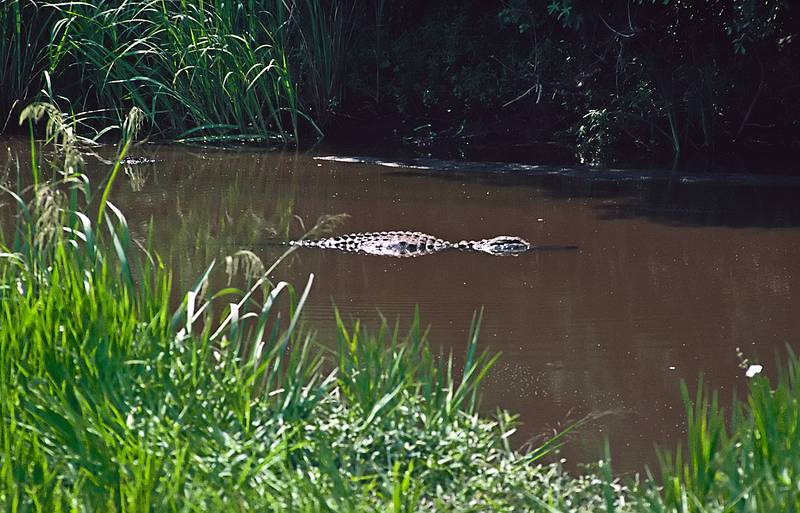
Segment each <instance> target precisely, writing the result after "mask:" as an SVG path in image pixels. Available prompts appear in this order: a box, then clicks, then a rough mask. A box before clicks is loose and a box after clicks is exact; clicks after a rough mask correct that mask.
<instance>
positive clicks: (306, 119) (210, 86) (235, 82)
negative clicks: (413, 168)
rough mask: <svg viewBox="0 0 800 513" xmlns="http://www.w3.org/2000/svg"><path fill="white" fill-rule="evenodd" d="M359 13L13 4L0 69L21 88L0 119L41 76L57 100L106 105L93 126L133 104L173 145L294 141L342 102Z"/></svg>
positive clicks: (213, 0) (266, 5)
mask: <svg viewBox="0 0 800 513" xmlns="http://www.w3.org/2000/svg"><path fill="white" fill-rule="evenodd" d="M352 17H353V16H352V9H351V10H350V11H349V14H348V11H347V10H346V9H344V8H341V7H340V6H337V5H333V6H324V5H322V4H320V3H319V2H314V1H311V0H307V1H301V0H298V1H291V2H287V1H284V0H250V1H246V2H224V1H218V0H209V1H205V2H199V3H195V2H183V1H181V2H161V1H157V0H126V1H123V2H94V3H87V2H63V3H53V2H36V1H29V0H28V1H26V0H6V1H5V2H4V3H3V7H2V12H1V13H0V22H1V23H2V24H3V26H5V27H8V28H9V29H13V30H11V31H10V32H11V33H12V35H13V37H12V39H11V40H10V41H3V42H2V43H0V44H2V45H3V46H0V63H2V65H4V66H5V68H4V70H5V71H6V72H7V74H5V75H4V76H6V77H9V78H8V81H9V85H14V87H12V88H10V89H6V90H4V91H3V93H2V96H3V98H2V101H3V102H4V103H3V104H0V107H2V110H1V111H0V112H9V116H10V115H11V112H10V111H11V110H12V106H13V105H14V104H20V103H22V104H24V103H27V101H28V100H30V99H31V98H32V95H34V94H36V93H37V92H38V91H35V90H31V84H38V83H39V79H40V78H42V77H45V78H46V79H47V86H48V87H47V89H48V92H49V95H50V96H51V100H53V99H54V94H53V91H55V94H56V95H58V96H60V97H63V98H69V101H70V104H71V105H72V107H73V108H74V110H77V111H91V110H93V109H97V108H98V107H101V106H102V107H103V108H104V109H105V108H106V107H111V109H110V111H102V112H96V116H97V117H99V118H100V119H98V120H97V123H98V124H104V123H107V122H108V121H109V119H108V118H109V117H110V120H111V121H112V122H116V123H121V118H122V117H123V115H124V114H123V113H124V112H126V111H127V110H128V109H129V108H130V107H131V106H136V107H138V108H139V109H141V110H142V111H143V112H144V113H146V115H147V117H148V119H149V120H150V121H151V127H152V129H153V130H154V131H155V134H157V135H161V136H167V137H170V138H173V139H178V140H184V141H205V142H209V141H218V142H221V141H260V142H264V143H289V142H291V143H297V142H298V141H299V138H300V137H301V135H302V136H308V135H311V136H312V138H313V137H316V136H318V135H321V129H320V127H319V124H320V123H322V122H324V121H326V120H327V118H328V116H329V114H330V110H331V109H333V108H334V107H335V105H336V104H337V103H338V101H339V99H338V98H339V96H340V95H341V92H340V82H341V75H342V74H343V70H342V67H343V65H344V63H345V59H344V58H345V53H346V50H347V46H346V45H347V41H348V34H349V33H350V31H352V29H353V20H352ZM21 18H24V19H23V20H22V22H21V21H20V19H21ZM23 46H24V47H25V48H27V50H26V51H25V52H20V51H19V48H20V47H23ZM43 72H47V75H43ZM5 82H6V79H4V84H5ZM33 87H36V86H33ZM23 102H24V103H23Z"/></svg>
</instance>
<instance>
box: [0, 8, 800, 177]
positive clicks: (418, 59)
mask: <svg viewBox="0 0 800 513" xmlns="http://www.w3.org/2000/svg"><path fill="white" fill-rule="evenodd" d="M796 21H797V10H796V9H795V8H794V7H793V6H790V5H789V2H785V1H782V0H770V1H767V2H751V1H745V2H734V1H730V2H723V4H722V5H720V6H710V5H709V6H706V5H691V6H690V5H684V4H682V3H680V2H674V1H665V2H655V3H653V2H634V3H630V2H619V1H616V0H604V1H602V2H589V3H587V2H577V1H575V0H558V1H550V0H541V1H534V2H523V1H518V0H514V1H509V2H505V3H502V4H495V3H491V2H490V3H487V2H483V1H481V0H465V1H463V2H458V3H448V4H437V5H430V4H429V3H427V2H421V1H413V2H403V3H401V4H392V3H386V2H383V1H382V0H364V1H361V2H351V3H349V4H347V5H344V4H341V5H340V4H336V3H334V4H330V5H323V4H321V3H319V2H317V1H315V0H297V1H291V2H283V1H277V2H276V1H272V0H257V1H249V2H239V3H236V2H221V1H216V0H213V1H205V2H201V3H199V4H195V3H191V2H166V3H163V2H162V3H161V4H158V3H156V2H149V1H146V0H132V1H127V2H123V3H121V4H120V5H119V6H108V5H105V4H103V5H90V4H88V3H79V2H67V3H51V2H30V1H25V2H23V1H20V0H10V1H7V2H4V3H3V5H2V7H0V27H2V28H3V33H4V34H8V35H9V37H7V38H5V39H4V40H3V41H2V42H0V76H2V77H3V88H2V92H0V123H2V124H0V127H2V128H0V131H3V130H6V129H9V128H10V129H13V128H14V127H15V126H16V120H17V117H18V114H19V112H20V111H21V110H22V108H23V107H24V106H25V105H27V104H29V103H30V102H32V101H35V100H48V101H50V102H55V103H57V104H58V105H59V108H60V109H61V110H62V111H65V112H71V113H72V114H73V116H74V118H73V121H74V123H75V126H76V129H80V130H81V131H82V132H84V133H92V132H93V131H94V132H97V131H99V129H100V128H104V127H107V126H109V125H110V124H117V125H119V124H121V122H122V119H123V118H124V115H125V113H126V112H127V111H128V110H129V109H130V107H132V106H136V107H138V108H140V109H141V110H142V111H143V112H144V113H145V115H146V117H147V118H148V120H149V124H148V130H149V132H150V133H149V136H150V137H151V138H152V139H163V140H173V141H174V140H178V141H184V142H192V143H203V144H238V143H245V144H256V145H260V146H267V147H287V146H288V147H304V148H307V147H309V146H311V145H313V144H315V143H316V142H317V141H319V140H320V139H321V138H323V137H327V138H329V139H332V140H336V141H338V142H339V143H340V144H343V145H345V146H347V145H349V144H351V143H352V142H353V141H361V140H363V139H365V138H372V136H373V135H374V134H383V136H381V137H380V139H381V140H386V139H388V140H389V141H390V144H393V145H398V146H400V147H402V148H404V149H405V151H408V152H412V153H415V154H417V155H426V154H429V153H432V154H434V156H438V157H445V158H452V157H454V156H463V157H466V158H468V159H470V160H485V159H486V158H488V159H497V156H496V155H498V154H502V155H511V154H513V157H512V158H513V160H516V161H524V162H529V163H534V164H547V163H552V164H560V165H569V164H575V163H579V164H584V165H587V166H601V167H602V166H609V165H611V166H613V165H617V166H625V167H639V166H646V167H651V166H656V167H663V166H665V165H666V166H667V167H673V166H675V167H680V168H681V169H687V168H692V169H701V170H718V169H723V170H734V171H737V172H738V171H741V172H749V173H760V172H769V173H780V174H798V170H797V168H796V166H795V164H794V159H793V158H792V156H793V155H794V154H796V152H797V150H798V146H797V144H798V142H797V141H798V133H800V126H798V121H797V119H796V116H795V114H794V113H796V112H798V110H800V105H798V103H797V98H798V95H797V94H794V92H796V91H797V88H798V87H800V75H798V73H800V72H798V70H797V66H796V65H795V63H796V62H797V60H798V58H800V57H799V56H800V34H798V33H797V30H796V27H797V26H800V25H798V24H797V23H796ZM23 128H24V127H23Z"/></svg>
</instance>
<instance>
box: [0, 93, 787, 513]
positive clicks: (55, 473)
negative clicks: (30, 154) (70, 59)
mask: <svg viewBox="0 0 800 513" xmlns="http://www.w3.org/2000/svg"><path fill="white" fill-rule="evenodd" d="M32 113H33V112H31V114H32ZM50 115H51V116H52V115H54V113H53V112H52V109H51V110H50ZM59 115H60V114H59ZM134 124H135V123H133V120H131V119H129V120H128V122H127V123H126V124H125V126H126V127H128V129H127V130H125V131H124V132H123V134H124V140H123V142H122V144H121V145H120V148H121V150H120V155H122V154H124V148H126V147H127V146H128V145H129V144H130V142H131V138H132V137H133V133H134V132H135V131H134V130H132V127H133V125H134ZM61 137H63V138H62V139H59V140H60V141H61V143H60V145H61V148H62V149H63V150H62V151H67V149H69V148H73V149H74V148H75V147H76V146H75V142H76V141H75V140H74V137H71V136H70V135H69V133H67V134H64V133H62V135H61ZM74 158H75V157H74V155H73V160H71V161H70V162H72V166H69V165H65V167H64V168H63V169H67V171H66V172H64V171H63V170H59V169H58V168H57V169H56V170H55V172H53V171H52V170H50V169H49V168H48V167H47V166H46V165H45V164H41V165H40V166H38V167H37V166H35V167H37V169H39V171H38V172H37V174H39V175H40V177H41V179H40V180H38V181H37V183H36V185H34V186H30V187H28V188H24V189H20V190H16V191H10V190H6V191H5V193H6V194H7V197H8V202H9V203H10V205H11V207H12V209H13V211H14V214H15V215H16V224H15V225H14V227H13V230H11V231H9V232H8V233H7V234H6V235H7V237H6V238H5V239H2V240H0V242H1V244H0V509H2V510H3V511H8V512H28V511H34V512H36V511H40V512H45V511H46V512H53V511H81V512H82V511H87V512H89V511H103V512H108V511H112V512H113V511H118V512H123V511H125V512H138V511H147V512H150V511H152V512H156V511H158V512H161V511H181V512H183V511H197V512H201V511H202V512H210V511H225V512H228V511H332V512H336V511H342V512H345V511H346V512H353V511H381V512H385V511H393V512H407V511H453V512H456V511H457V512H464V511H475V512H483V511H500V512H509V513H510V512H517V511H547V512H556V511H564V512H566V511H585V512H589V511H618V512H706V511H715V512H723V511H731V512H733V511H735V512H774V511H797V510H798V508H799V507H800V488H798V484H797V483H798V482H800V475H798V470H800V469H799V468H798V467H800V463H798V462H800V430H798V424H799V423H800V422H799V421H800V419H798V416H799V415H800V414H799V413H798V399H800V382H799V379H798V377H800V362H799V361H798V359H797V357H796V356H795V354H794V353H792V352H791V351H790V352H789V353H788V354H787V357H786V363H785V364H782V365H780V368H781V369H782V372H781V373H780V374H779V376H778V379H777V381H776V383H775V384H774V385H773V384H771V383H770V382H769V380H768V379H767V378H765V377H756V378H755V379H753V380H751V381H750V382H749V387H748V391H747V395H746V400H744V401H734V402H733V404H732V407H731V409H730V412H731V413H730V415H727V414H726V413H725V412H724V411H723V409H722V408H721V407H720V402H719V400H718V399H717V398H716V395H714V394H713V393H709V392H707V391H706V389H705V388H704V387H703V386H702V384H701V385H700V386H698V392H697V393H696V395H695V398H694V400H692V399H691V398H690V395H689V392H688V389H686V388H684V398H685V401H686V405H687V414H688V422H687V425H688V435H687V442H686V445H685V449H681V448H680V447H679V448H678V449H677V450H675V451H669V452H663V453H662V458H661V467H660V469H661V473H660V475H659V477H658V478H654V477H649V476H648V477H645V478H643V479H641V480H640V481H638V482H636V481H632V482H626V483H622V482H620V481H619V480H617V479H615V478H614V476H613V472H612V469H611V467H610V461H609V460H608V459H606V461H605V462H603V463H602V464H600V466H599V467H594V468H590V469H587V471H586V472H585V474H584V475H579V476H571V475H569V474H567V473H566V472H565V471H564V470H563V469H561V467H560V466H558V465H557V464H545V463H543V459H542V458H543V457H545V456H547V455H548V453H550V452H551V451H552V450H553V449H555V448H557V447H558V445H559V444H560V443H561V442H562V441H563V438H562V435H559V436H557V437H555V438H553V439H551V440H549V441H548V442H546V443H545V444H544V445H542V446H541V447H538V448H535V449H533V450H530V451H526V452H521V451H518V450H516V449H515V448H514V447H512V446H511V444H510V442H509V437H510V435H511V434H512V433H513V432H514V429H515V418H514V417H513V416H511V415H510V414H508V413H505V412H498V413H497V415H496V416H495V417H493V418H490V417H487V416H485V415H482V414H480V413H479V408H478V395H479V391H480V386H481V382H482V379H483V378H484V376H485V375H486V372H487V371H488V369H489V368H490V367H491V365H492V363H493V362H494V360H495V359H496V356H491V355H489V354H487V353H483V352H480V351H479V350H478V345H479V343H478V333H479V328H480V316H479V315H478V316H476V317H475V319H474V320H473V324H472V326H471V330H470V335H469V341H468V345H467V347H468V349H467V352H466V354H465V355H464V356H463V365H461V366H459V367H458V368H456V366H455V363H454V362H455V359H454V357H453V356H452V355H442V354H434V353H432V352H431V350H430V346H429V345H428V343H427V337H426V332H425V330H424V329H423V328H422V326H421V324H420V320H419V316H415V317H414V318H413V319H411V322H410V325H409V326H408V328H407V329H405V330H402V331H401V330H400V329H399V328H398V327H397V326H390V325H388V324H387V323H383V324H382V325H380V326H379V327H378V328H377V329H376V330H368V329H367V328H365V327H364V326H361V325H360V324H359V323H358V322H355V323H354V324H349V323H345V322H344V321H342V320H341V319H340V318H339V317H338V316H337V321H338V324H337V326H338V329H337V340H336V341H323V342H326V343H325V344H322V345H318V344H317V343H316V341H315V340H314V337H313V335H312V334H311V333H310V332H308V331H307V330H306V329H305V328H304V327H303V323H302V312H303V307H304V305H305V302H306V299H307V297H308V293H309V290H310V288H311V287H312V286H313V281H314V277H313V276H309V278H308V280H307V282H306V283H305V284H304V285H303V286H302V287H300V288H294V287H293V286H292V285H290V284H288V283H286V282H282V281H281V282H271V281H269V280H268V279H267V278H266V277H267V276H269V275H270V274H271V272H272V270H273V269H274V266H272V268H271V269H270V270H266V271H264V272H262V273H255V274H253V273H248V277H246V278H245V279H244V281H245V283H246V286H244V287H242V288H241V289H239V288H234V287H228V288H223V289H221V290H214V289H212V288H211V285H210V283H211V282H212V277H213V276H214V274H215V273H216V272H217V269H216V266H215V264H214V263H213V262H212V263H211V264H210V265H209V266H208V268H207V270H206V272H205V273H203V275H202V276H200V277H199V278H198V279H197V281H196V283H195V284H194V286H192V287H191V288H190V289H189V290H186V291H183V293H182V294H181V295H180V296H181V297H182V300H181V302H180V304H179V305H178V306H177V307H174V306H171V304H170V297H174V296H175V291H174V290H173V284H172V279H171V274H170V272H169V270H168V269H167V268H166V266H165V265H164V263H163V262H162V261H161V260H160V259H159V257H158V255H155V254H153V253H152V251H149V250H148V248H149V247H150V244H149V241H148V238H149V237H147V236H144V235H143V234H140V235H136V234H133V233H131V232H130V231H129V229H128V226H127V222H126V220H125V217H124V215H123V213H122V212H121V211H120V210H119V209H117V208H116V207H115V206H114V205H113V204H112V203H111V202H110V201H109V196H108V195H107V194H106V192H105V191H106V190H107V188H108V187H107V185H108V183H110V180H109V181H107V182H106V185H104V186H100V187H97V188H95V187H92V186H91V185H90V184H89V183H88V181H87V180H86V179H85V177H83V176H82V175H81V174H80V162H79V161H78V160H74ZM34 161H35V162H36V159H34ZM110 175H111V176H113V170H112V171H111V172H110ZM101 217H102V221H98V220H99V219H100V218H101ZM264 267H266V266H264ZM262 269H263V267H262ZM334 348H335V349H334Z"/></svg>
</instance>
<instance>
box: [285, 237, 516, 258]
mask: <svg viewBox="0 0 800 513" xmlns="http://www.w3.org/2000/svg"><path fill="white" fill-rule="evenodd" d="M289 244H291V245H293V246H305V247H315V248H327V249H338V250H340V251H350V252H354V253H366V254H369V255H380V256H391V257H399V258H405V257H416V256H422V255H430V254H432V253H436V252H439V251H442V250H444V249H448V248H455V249H460V250H467V251H481V252H483V253H489V254H491V255H513V254H517V253H522V252H524V251H528V250H529V249H530V247H531V246H530V243H529V242H528V241H526V240H525V239H521V238H519V237H514V236H510V235H502V236H499V237H494V238H492V239H482V240H462V241H461V242H458V243H456V244H453V243H451V242H448V241H446V240H442V239H440V238H438V237H434V236H433V235H428V234H425V233H421V232H405V231H392V232H366V233H351V234H347V235H340V236H338V237H329V238H324V239H318V240H298V241H290V242H289Z"/></svg>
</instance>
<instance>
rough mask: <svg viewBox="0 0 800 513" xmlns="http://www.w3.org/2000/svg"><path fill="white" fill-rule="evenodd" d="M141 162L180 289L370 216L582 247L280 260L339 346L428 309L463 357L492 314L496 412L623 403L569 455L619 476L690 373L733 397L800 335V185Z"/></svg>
mask: <svg viewBox="0 0 800 513" xmlns="http://www.w3.org/2000/svg"><path fill="white" fill-rule="evenodd" d="M4 146H11V147H12V148H13V149H12V150H11V151H10V153H9V152H6V151H5V150H4V151H3V152H2V154H1V155H0V159H5V160H2V161H0V169H6V170H8V169H9V165H8V164H9V159H12V158H15V157H14V156H15V155H17V154H19V155H23V156H24V155H25V150H24V148H25V146H24V145H22V144H19V143H15V142H6V144H5V145H4ZM109 153H110V152H109ZM132 156H133V157H137V158H139V159H141V160H139V161H132V162H139V163H133V164H130V165H129V166H128V170H127V172H126V175H125V179H124V180H119V181H118V183H117V185H116V187H115V191H114V193H113V196H112V198H113V200H114V201H115V203H116V204H117V205H118V206H119V207H121V208H122V209H123V211H124V212H125V213H126V214H127V216H128V221H129V223H130V225H131V227H132V230H133V232H134V233H135V234H136V235H137V236H139V237H142V238H144V237H146V234H147V229H148V225H149V223H150V220H151V219H154V220H155V229H154V234H153V237H154V244H155V246H156V249H157V250H158V251H159V253H160V255H161V256H162V258H163V259H164V260H165V261H167V262H169V264H170V265H172V267H173V269H174V270H175V281H176V282H177V283H176V284H177V285H178V286H179V288H180V289H186V288H188V287H189V286H191V285H192V284H193V283H194V281H195V280H196V279H197V277H198V276H199V275H200V274H201V273H202V271H203V269H204V268H205V266H206V265H207V264H208V262H210V261H211V260H212V259H215V258H216V259H218V260H219V259H220V258H221V257H223V256H224V255H228V254H231V253H233V252H235V251H236V250H238V249H249V250H252V251H253V252H255V253H256V254H257V255H258V256H259V257H261V258H262V259H264V260H265V261H271V260H273V259H274V258H276V257H277V255H279V254H280V253H281V252H282V251H283V250H284V249H285V246H283V245H281V244H280V243H279V242H280V241H285V240H286V239H287V238H294V237H299V236H301V235H302V233H303V231H304V230H303V227H304V226H305V227H310V226H311V225H312V224H313V223H314V222H315V220H316V219H317V218H318V217H319V216H320V215H322V214H336V213H347V214H349V215H350V216H351V217H350V218H349V219H348V220H347V222H346V223H345V224H344V225H342V226H340V227H339V228H338V233H350V232H368V231H387V230H412V231H421V232H424V233H434V234H436V235H437V236H440V237H442V238H443V239H446V240H456V241H457V240H462V239H480V238H485V237H492V236H494V235H497V234H514V235H518V236H520V237H523V238H525V239H527V240H529V241H531V242H532V243H533V244H534V245H554V246H571V245H575V246H578V249H577V250H575V251H532V252H528V253H524V254H521V255H519V256H516V257H508V258H496V257H492V256H490V255H485V254H480V253H461V252H441V253H436V254H432V255H430V256H426V257H425V258H418V259H390V258H382V257H376V256H370V255H359V254H353V253H345V252H338V251H330V250H328V251H321V250H319V249H316V248H299V249H298V251H297V252H296V253H295V254H294V256H293V258H292V259H290V261H289V262H288V263H287V265H285V266H283V267H282V268H280V269H279V270H278V272H277V273H276V276H278V277H280V278H283V279H288V280H290V281H292V282H294V283H301V282H304V281H305V278H306V277H307V275H308V273H311V272H313V273H315V274H316V276H317V280H316V282H315V289H314V290H313V292H312V296H311V298H310V299H309V302H310V306H309V307H308V309H307V312H306V313H307V316H306V322H307V324H308V325H309V326H310V327H311V328H313V329H315V330H317V331H318V333H319V334H320V338H321V339H323V340H324V338H325V336H326V335H327V334H329V333H331V331H332V329H333V322H332V319H333V309H332V305H333V304H335V305H336V306H337V307H338V308H339V309H340V311H342V313H343V315H344V316H345V317H353V318H355V317H360V318H362V319H364V320H371V321H374V322H377V320H378V319H379V318H380V315H381V314H382V315H384V316H385V317H387V318H389V319H395V318H398V317H399V318H400V319H409V318H410V316H411V314H412V312H413V309H414V306H415V305H419V307H420V311H421V312H422V318H423V321H424V322H427V323H429V324H430V325H431V339H432V341H433V343H434V344H436V345H440V346H441V347H442V348H444V350H450V349H452V350H453V351H454V352H456V353H459V352H460V351H461V350H462V348H463V347H464V343H465V341H466V338H467V330H468V327H469V323H470V319H471V316H472V314H473V312H474V311H475V310H476V309H478V308H479V307H481V306H483V307H485V315H484V322H483V327H482V338H481V339H482V341H483V344H484V345H485V347H487V348H490V349H492V350H497V351H501V352H502V357H501V359H500V360H499V362H498V364H497V367H496V369H495V370H494V372H493V373H492V375H491V376H490V377H489V378H488V382H487V386H486V388H485V395H484V406H485V407H486V409H487V410H489V411H491V410H493V409H494V408H496V407H503V408H507V409H510V410H512V411H514V412H517V413H519V414H520V416H521V419H522V421H523V422H524V426H523V428H522V430H521V432H522V434H521V436H520V438H519V440H520V442H523V441H524V440H525V438H526V437H530V436H534V435H536V434H540V433H545V432H547V431H548V430H549V429H553V428H558V427H559V426H560V425H563V424H564V423H565V422H568V421H569V419H573V420H574V419H577V418H580V417H581V416H583V415H585V414H587V413H591V412H594V413H599V412H611V414H610V415H607V416H605V417H603V418H602V419H600V420H599V421H598V422H596V423H594V424H592V425H591V426H590V427H589V428H588V429H587V430H586V431H585V432H584V433H583V434H582V435H583V436H580V437H577V438H576V439H573V441H572V442H571V445H570V447H569V448H568V449H567V451H566V453H565V454H566V455H567V457H568V458H569V459H570V460H573V461H574V460H583V461H587V460H590V459H593V458H595V457H596V456H598V455H599V449H598V447H599V443H598V442H599V440H602V438H603V437H605V436H608V437H609V438H610V441H611V445H612V450H613V451H614V454H615V459H616V467H617V468H618V469H621V470H630V469H637V468H641V466H642V464H643V463H646V462H653V461H654V457H653V454H654V452H653V446H654V444H656V443H664V442H667V441H671V440H674V439H675V438H676V437H677V436H679V435H680V433H681V430H682V428H683V426H682V424H681V419H682V406H681V404H680V399H679V394H678V384H679V382H680V380H681V379H686V380H688V381H689V382H690V383H694V382H695V380H696V378H697V376H698V374H699V373H701V372H702V373H703V374H704V377H705V380H706V382H708V383H709V384H711V385H713V386H716V387H718V388H720V389H722V391H723V396H724V394H726V393H727V392H729V391H733V390H734V389H736V388H738V387H741V385H742V384H743V382H744V380H745V379H746V378H745V377H744V375H743V371H742V370H741V369H739V368H738V366H737V365H738V358H737V356H736V348H737V347H740V348H741V349H742V351H743V352H744V354H745V355H747V356H749V357H756V358H758V359H760V360H761V362H762V363H765V372H767V373H770V372H771V371H774V364H773V363H772V362H773V356H774V353H775V351H780V350H782V349H783V348H784V347H785V344H790V345H793V346H794V347H797V345H798V335H800V317H798V315H797V313H796V312H797V310H798V307H800V206H799V205H798V202H797V198H798V192H800V187H796V186H794V185H793V184H792V183H791V182H782V183H780V184H778V185H781V187H775V186H773V185H776V184H774V183H769V182H764V183H761V182H759V181H758V180H750V179H749V178H748V179H747V180H738V181H737V180H734V181H730V180H728V181H727V183H725V184H722V185H720V184H717V183H714V182H708V181H706V180H692V179H690V178H687V177H676V176H674V175H669V174H666V175H665V174H658V173H652V174H650V175H647V176H642V175H638V179H631V178H630V177H631V176H634V177H636V176H637V175H629V174H625V173H624V172H620V173H618V174H613V173H607V172H604V173H597V174H594V175H592V174H591V173H590V174H589V175H588V176H589V178H588V179H587V173H586V172H581V173H577V172H575V171H573V170H561V172H558V170H553V169H538V170H537V169H534V170H524V169H522V170H520V169H518V170H513V169H502V168H492V167H491V165H486V164H483V165H480V166H478V168H477V169H473V168H471V167H470V166H469V165H465V164H459V163H448V164H447V165H446V166H439V167H436V168H434V169H414V168H397V167H386V166H379V165H370V164H361V163H344V162H337V161H331V160H314V159H313V158H312V157H310V156H307V155H295V154H276V153H260V152H254V151H219V150H216V151H215V150H196V149H189V148H184V147H168V146H145V147H141V148H137V149H136V151H135V154H133V155H132ZM92 162H94V161H90V165H92V166H93V169H92V172H94V173H101V172H103V170H104V169H105V167H103V166H100V165H98V164H97V163H95V164H92ZM429 167H430V166H429ZM23 169H25V167H24V165H23ZM495 171H505V172H501V173H497V172H495ZM9 176H10V178H9ZM14 176H15V171H12V172H11V173H10V174H9V173H8V171H6V175H5V178H3V176H0V178H3V179H4V180H9V179H12V180H13V178H14Z"/></svg>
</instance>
